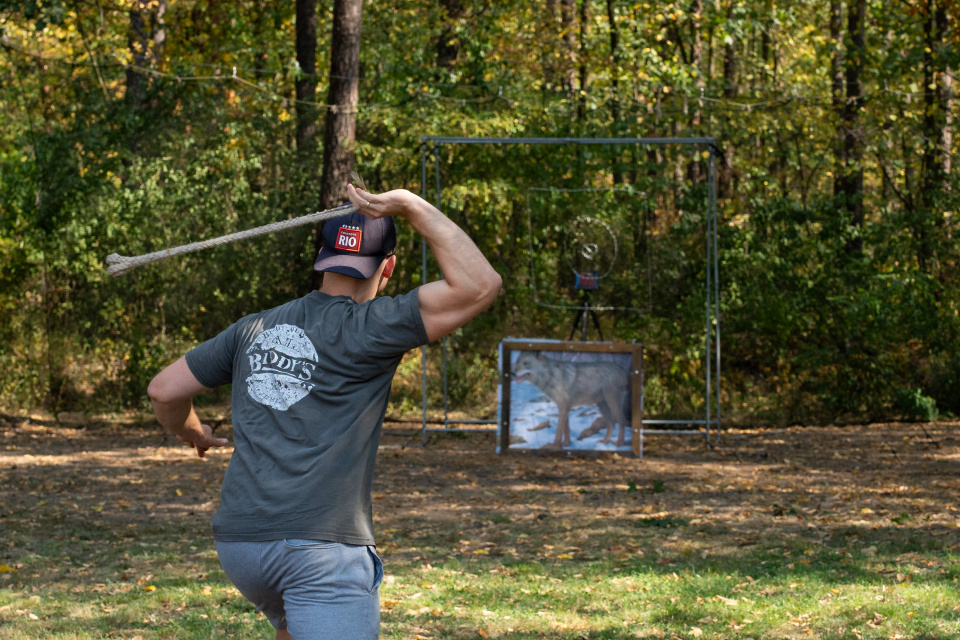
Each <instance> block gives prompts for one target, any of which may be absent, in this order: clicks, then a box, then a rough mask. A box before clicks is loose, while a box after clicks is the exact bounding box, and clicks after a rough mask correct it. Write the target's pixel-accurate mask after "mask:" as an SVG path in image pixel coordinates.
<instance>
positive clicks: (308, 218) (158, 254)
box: [106, 204, 357, 277]
mask: <svg viewBox="0 0 960 640" xmlns="http://www.w3.org/2000/svg"><path fill="white" fill-rule="evenodd" d="M356 210H357V207H356V206H354V205H352V204H343V205H340V206H339V207H336V208H334V209H327V210H325V211H317V212H315V213H310V214H307V215H305V216H301V217H299V218H292V219H290V220H283V221H281V222H273V223H271V224H265V225H263V226H262V227H255V228H253V229H247V230H246V231H237V232H236V233H228V234H227V235H224V236H220V237H218V238H210V239H209V240H201V241H200V242H192V243H190V244H184V245H181V246H179V247H173V248H170V249H163V250H161V251H154V252H153V253H145V254H143V255H140V256H121V255H119V254H117V253H111V254H110V255H108V256H107V259H106V263H107V265H108V266H107V273H109V274H110V275H112V276H113V277H117V276H122V275H123V274H125V273H126V272H127V271H129V270H131V269H135V268H137V267H140V266H143V265H145V264H150V263H151V262H157V261H158V260H163V259H164V258H172V257H174V256H179V255H183V254H184V253H192V252H194V251H200V250H202V249H210V248H211V247H218V246H220V245H222V244H227V243H229V242H236V241H237V240H245V239H247V238H253V237H255V236H262V235H264V234H267V233H273V232H275V231H283V230H284V229H292V228H293V227H301V226H303V225H307V224H313V223H316V222H320V221H322V220H327V219H328V218H335V217H337V216H342V215H346V214H348V213H353V212H354V211H356Z"/></svg>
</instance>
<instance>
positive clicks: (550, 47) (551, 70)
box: [540, 0, 562, 89]
mask: <svg viewBox="0 0 960 640" xmlns="http://www.w3.org/2000/svg"><path fill="white" fill-rule="evenodd" d="M556 26H557V0H546V33H547V34H548V35H547V37H546V38H544V40H545V44H544V45H543V50H542V52H541V58H540V59H541V67H542V68H543V84H544V86H545V87H547V88H548V89H552V88H553V87H554V86H555V85H556V83H557V65H556V52H557V44H556V41H555V40H554V35H553V34H554V29H556ZM561 37H562V36H561Z"/></svg>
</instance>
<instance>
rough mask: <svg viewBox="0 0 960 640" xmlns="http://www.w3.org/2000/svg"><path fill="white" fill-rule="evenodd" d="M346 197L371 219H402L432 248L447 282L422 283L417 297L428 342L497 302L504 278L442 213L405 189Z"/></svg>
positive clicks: (352, 190) (359, 191)
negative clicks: (502, 278)
mask: <svg viewBox="0 0 960 640" xmlns="http://www.w3.org/2000/svg"><path fill="white" fill-rule="evenodd" d="M347 195H348V196H349V197H350V202H352V203H353V204H355V205H356V206H357V211H359V212H360V213H361V214H363V215H365V216H366V217H368V218H370V219H372V220H376V219H377V218H383V217H386V216H399V217H402V218H403V219H405V220H406V221H407V222H408V223H409V224H410V225H411V226H412V227H413V228H414V230H415V231H417V232H418V233H419V234H420V235H422V236H423V238H424V239H425V240H426V241H427V244H429V245H430V248H431V249H432V250H433V255H434V256H435V257H436V259H437V263H438V264H439V265H440V270H441V271H442V272H443V279H442V280H437V281H435V282H430V283H427V284H425V285H423V286H422V287H420V293H419V294H418V296H417V299H418V304H419V305H420V315H421V317H422V318H423V327H424V329H426V330H427V338H428V339H429V340H431V341H432V340H436V339H438V338H441V337H443V336H445V335H447V334H449V333H450V332H452V331H454V330H455V329H456V328H457V327H462V326H463V325H464V324H466V323H467V322H468V321H469V320H470V319H471V318H473V317H474V316H475V315H477V314H478V313H480V312H481V311H483V310H484V309H486V308H487V307H488V306H489V305H490V303H491V302H493V299H494V298H495V297H496V295H497V293H498V292H499V291H500V286H501V284H502V283H503V281H502V280H501V278H500V275H499V274H498V273H497V272H496V271H495V270H494V269H493V267H492V266H490V263H489V262H488V261H487V259H486V258H485V257H484V256H483V254H482V253H481V252H480V249H478V248H477V245H476V244H474V242H473V240H471V239H470V237H469V236H468V235H467V234H466V233H465V232H464V231H463V230H462V229H461V228H460V227H458V226H457V225H456V224H454V223H453V222H452V221H451V220H450V219H449V218H448V217H447V216H445V215H443V213H441V212H440V210H439V209H437V208H436V207H434V206H433V205H432V204H430V203H429V202H427V201H426V200H424V199H423V198H421V197H419V196H417V195H415V194H413V193H411V192H409V191H407V190H406V189H395V190H393V191H388V192H386V193H378V194H372V193H370V192H368V191H366V190H365V189H357V188H356V187H354V186H353V185H351V184H348V185H347Z"/></svg>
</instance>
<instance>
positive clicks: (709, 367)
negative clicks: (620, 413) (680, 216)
mask: <svg viewBox="0 0 960 640" xmlns="http://www.w3.org/2000/svg"><path fill="white" fill-rule="evenodd" d="M428 142H432V143H433V159H434V174H435V176H436V207H437V208H438V209H441V210H442V207H441V195H442V190H441V182H440V153H439V151H440V145H441V144H502V145H513V144H529V145H554V144H555V145H564V144H573V145H610V144H618V145H627V144H629V145H698V144H704V145H707V150H708V152H709V156H708V161H707V229H706V236H707V237H706V244H707V255H706V264H705V267H706V268H705V269H704V271H705V272H706V321H705V327H704V340H705V349H704V370H705V381H704V396H705V398H704V400H705V406H704V419H703V420H695V419H691V420H641V425H644V424H690V425H693V424H702V425H703V429H698V430H696V431H690V430H675V431H674V430H669V429H643V430H642V431H645V432H647V433H667V434H677V435H681V434H700V433H702V434H704V436H705V439H706V444H707V446H710V445H711V439H710V428H711V426H715V427H716V429H715V442H716V443H717V444H719V442H720V429H721V418H720V373H721V368H720V257H719V246H718V238H717V236H718V230H717V166H716V164H717V163H716V152H717V147H716V142H715V139H714V138H712V137H706V138H469V137H456V136H422V137H421V138H420V168H421V180H420V184H421V196H422V197H423V199H424V200H426V199H427V143H428ZM421 249H422V262H421V273H422V276H421V284H426V282H427V243H426V242H424V241H421ZM711 267H712V268H711ZM711 333H713V334H715V336H716V339H715V340H712V339H711ZM712 343H715V345H716V346H715V349H716V351H715V355H714V351H713V346H714V345H713V344H712ZM441 353H442V356H441V357H442V365H441V366H442V370H443V425H444V426H443V428H441V429H437V428H429V429H428V428H427V345H423V347H421V362H420V366H421V374H422V375H421V384H422V385H423V396H422V397H423V400H422V427H421V432H422V443H423V444H424V445H426V443H427V434H428V433H434V432H447V433H451V432H460V431H496V429H457V428H451V427H450V425H452V424H497V421H496V420H450V412H449V393H448V388H447V339H446V337H444V338H443V339H442V340H441ZM711 374H712V375H711ZM711 377H713V378H715V379H716V396H715V398H714V397H713V395H714V394H713V388H712V386H711ZM714 401H715V402H716V413H715V415H716V418H715V419H711V417H710V416H711V404H712V403H713V402H714ZM638 435H639V437H640V438H643V433H642V432H641V433H640V434H638Z"/></svg>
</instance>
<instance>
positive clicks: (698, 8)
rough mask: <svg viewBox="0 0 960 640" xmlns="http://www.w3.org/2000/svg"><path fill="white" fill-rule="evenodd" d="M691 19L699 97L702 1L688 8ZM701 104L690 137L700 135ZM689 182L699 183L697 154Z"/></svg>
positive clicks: (692, 62)
mask: <svg viewBox="0 0 960 640" xmlns="http://www.w3.org/2000/svg"><path fill="white" fill-rule="evenodd" d="M690 12H691V14H692V15H691V19H690V36H691V39H692V40H693V45H692V46H691V48H690V66H691V67H693V69H694V70H695V71H696V72H697V89H699V90H700V92H701V95H702V92H703V89H704V87H706V86H707V85H706V81H705V80H704V75H703V68H702V67H703V64H702V61H703V40H701V38H700V29H701V26H702V22H703V0H693V4H692V6H691V7H690ZM702 108H703V103H702V102H701V100H700V98H699V97H698V98H697V104H696V106H695V107H694V108H693V117H691V118H690V130H691V131H690V133H691V135H694V136H696V135H699V134H700V125H701V123H702V120H703V113H702ZM690 181H691V182H693V184H697V183H698V182H700V156H699V154H696V155H694V157H693V159H692V160H691V161H690Z"/></svg>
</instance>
